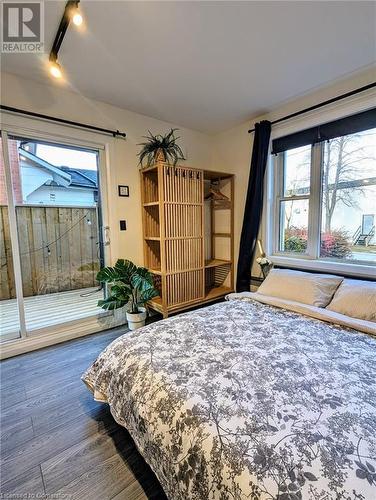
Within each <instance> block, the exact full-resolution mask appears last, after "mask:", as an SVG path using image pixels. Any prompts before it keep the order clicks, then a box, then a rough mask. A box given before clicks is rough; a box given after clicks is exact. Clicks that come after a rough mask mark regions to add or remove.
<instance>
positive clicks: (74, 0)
mask: <svg viewBox="0 0 376 500" xmlns="http://www.w3.org/2000/svg"><path fill="white" fill-rule="evenodd" d="M79 3H80V0H70V1H69V2H67V3H66V5H65V9H64V14H63V17H62V18H61V21H60V24H59V28H58V30H57V33H56V36H55V40H54V43H53V45H52V49H51V52H50V57H49V61H50V65H49V70H50V73H51V75H52V76H53V77H54V78H61V77H62V76H63V73H62V70H61V66H60V64H59V63H58V62H57V56H58V53H59V50H60V46H61V44H62V42H63V40H64V37H65V33H66V31H67V29H68V26H69V23H70V22H71V21H72V22H73V23H74V24H75V25H76V26H80V25H81V24H82V22H83V19H82V14H81V12H80V10H79V8H78V4H79Z"/></svg>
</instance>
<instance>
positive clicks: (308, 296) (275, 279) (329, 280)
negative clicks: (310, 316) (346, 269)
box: [257, 269, 343, 307]
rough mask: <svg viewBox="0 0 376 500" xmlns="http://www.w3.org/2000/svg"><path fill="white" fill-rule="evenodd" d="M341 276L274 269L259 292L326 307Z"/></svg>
mask: <svg viewBox="0 0 376 500" xmlns="http://www.w3.org/2000/svg"><path fill="white" fill-rule="evenodd" d="M342 280H343V278H342V277H341V276H332V275H330V274H312V273H304V272H302V271H292V270H291V269H272V270H271V271H270V273H269V274H268V276H267V278H266V279H265V281H264V282H263V283H262V284H261V286H260V287H259V289H258V290H257V293H260V294H262V295H269V296H271V297H278V298H280V299H285V300H293V301H295V302H301V303H302V304H308V305H311V306H316V307H326V306H327V305H328V304H329V302H330V301H331V299H332V297H333V295H334V293H335V291H336V290H337V288H338V287H339V285H340V284H341V282H342Z"/></svg>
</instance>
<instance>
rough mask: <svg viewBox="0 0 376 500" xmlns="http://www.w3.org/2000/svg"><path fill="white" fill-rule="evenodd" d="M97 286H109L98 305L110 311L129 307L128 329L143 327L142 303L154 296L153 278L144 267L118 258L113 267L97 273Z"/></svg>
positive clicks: (155, 293)
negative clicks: (105, 295) (99, 284)
mask: <svg viewBox="0 0 376 500" xmlns="http://www.w3.org/2000/svg"><path fill="white" fill-rule="evenodd" d="M97 280H98V281H99V282H100V283H106V284H107V285H108V296H107V297H106V298H105V299H103V300H99V301H98V306H99V307H102V308H103V309H105V310H106V311H112V310H114V309H119V308H121V307H124V306H126V305H127V304H129V308H128V310H127V313H126V314H127V320H128V326H129V329H130V330H136V329H137V328H140V327H141V326H144V325H145V320H146V308H145V307H144V306H145V303H146V302H147V301H148V300H150V299H152V298H153V297H156V296H157V295H158V291H157V290H156V289H155V287H154V284H153V275H152V274H151V273H150V272H149V271H148V270H147V269H146V268H145V267H137V266H136V265H135V264H133V262H131V261H130V260H125V259H119V260H118V261H117V262H116V264H115V266H114V267H104V268H103V269H101V270H100V271H99V272H98V274H97Z"/></svg>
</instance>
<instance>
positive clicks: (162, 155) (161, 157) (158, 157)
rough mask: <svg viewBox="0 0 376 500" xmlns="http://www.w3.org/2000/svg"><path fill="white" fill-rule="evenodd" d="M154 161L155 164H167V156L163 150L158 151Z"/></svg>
mask: <svg viewBox="0 0 376 500" xmlns="http://www.w3.org/2000/svg"><path fill="white" fill-rule="evenodd" d="M154 161H155V163H158V162H159V161H162V162H165V161H166V155H165V152H164V151H163V149H157V150H156V152H155V154H154Z"/></svg>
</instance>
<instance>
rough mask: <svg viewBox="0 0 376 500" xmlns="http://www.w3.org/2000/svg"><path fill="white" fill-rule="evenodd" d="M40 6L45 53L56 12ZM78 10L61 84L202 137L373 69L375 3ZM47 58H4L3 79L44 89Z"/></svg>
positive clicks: (52, 5)
mask: <svg viewBox="0 0 376 500" xmlns="http://www.w3.org/2000/svg"><path fill="white" fill-rule="evenodd" d="M45 5H46V46H47V48H48V50H49V48H50V47H51V45H52V41H53V38H54V35H55V32H56V29H57V26H58V24H59V21H60V17H61V14H62V12H63V10H64V2H60V1H49V2H45ZM81 9H82V11H83V13H84V17H85V21H86V30H85V31H82V32H79V31H77V29H75V27H73V26H71V27H70V28H69V30H68V33H67V35H66V37H65V40H64V42H63V45H62V48H61V51H60V53H59V59H60V62H61V64H62V65H63V67H64V70H65V73H66V76H67V79H68V80H69V82H70V84H71V85H72V86H73V87H74V88H75V89H77V91H79V92H81V93H82V94H84V95H85V96H87V97H91V98H94V99H98V100H101V101H105V102H107V103H110V104H114V105H116V106H120V107H123V108H126V109H129V110H131V111H135V112H138V113H142V114H145V115H148V116H152V117H155V118H159V119H162V120H166V121H169V122H173V123H177V124H180V125H182V126H186V127H190V128H193V129H197V130H202V131H204V132H217V131H220V130H225V129H227V128H230V127H231V126H233V125H235V124H237V123H240V122H242V121H245V120H247V119H248V118H251V117H254V116H256V115H258V114H261V113H264V112H266V111H270V110H271V109H273V108H275V107H276V106H277V105H278V104H280V103H282V102H284V101H286V100H289V99H291V98H293V97H294V96H298V95H302V94H304V93H307V92H309V91H310V90H311V89H314V88H317V87H319V86H322V85H325V84H328V83H329V82H331V81H333V80H336V79H339V78H342V77H344V76H346V75H348V74H349V73H352V72H354V71H358V70H361V69H362V68H364V67H366V66H369V65H371V64H374V63H375V60H376V2H362V1H333V2H332V1H312V2H311V1H299V2H298V1H277V2H272V1H249V2H247V1H245V2H235V1H231V2H226V1H223V2H215V1H207V2H202V1H196V2H179V1H177V2H155V1H154V2H128V1H115V2H112V1H92V0H91V1H89V0H87V1H85V0H83V1H81ZM46 57H47V55H46V56H45V57H43V58H40V57H38V56H35V55H30V54H27V55H26V54H25V55H15V54H12V55H9V54H7V55H4V54H3V56H2V71H7V72H10V73H16V74H19V75H24V76H25V77H28V78H32V79H35V80H38V81H46V80H50V78H49V76H48V74H46V72H45V68H44V65H43V62H44V61H45V59H46ZM50 81H51V80H50ZM52 83H53V82H52Z"/></svg>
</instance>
